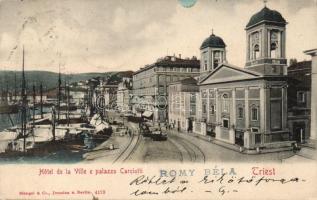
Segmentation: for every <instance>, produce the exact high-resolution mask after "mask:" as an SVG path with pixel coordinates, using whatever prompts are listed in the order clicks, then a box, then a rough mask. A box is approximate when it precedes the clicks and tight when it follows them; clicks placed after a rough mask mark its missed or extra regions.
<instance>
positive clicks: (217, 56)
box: [214, 51, 221, 69]
mask: <svg viewBox="0 0 317 200" xmlns="http://www.w3.org/2000/svg"><path fill="white" fill-rule="evenodd" d="M220 60H221V57H220V51H215V52H214V69H216V68H217V67H218V65H219V63H220V62H221V61H220Z"/></svg>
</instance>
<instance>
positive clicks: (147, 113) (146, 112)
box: [142, 111, 153, 118]
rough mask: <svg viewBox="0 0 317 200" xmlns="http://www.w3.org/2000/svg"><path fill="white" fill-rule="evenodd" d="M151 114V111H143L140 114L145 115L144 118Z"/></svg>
mask: <svg viewBox="0 0 317 200" xmlns="http://www.w3.org/2000/svg"><path fill="white" fill-rule="evenodd" d="M152 115H153V112H151V111H144V112H143V114H142V116H143V117H146V118H150V117H152Z"/></svg>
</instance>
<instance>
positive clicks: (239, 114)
mask: <svg viewBox="0 0 317 200" xmlns="http://www.w3.org/2000/svg"><path fill="white" fill-rule="evenodd" d="M238 118H239V119H243V108H242V107H239V108H238Z"/></svg>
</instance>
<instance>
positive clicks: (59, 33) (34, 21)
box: [0, 0, 317, 73]
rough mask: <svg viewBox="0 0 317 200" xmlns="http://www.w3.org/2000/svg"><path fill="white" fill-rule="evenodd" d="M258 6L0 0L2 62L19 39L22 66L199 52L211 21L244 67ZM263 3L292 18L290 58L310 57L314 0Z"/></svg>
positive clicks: (105, 67)
mask: <svg viewBox="0 0 317 200" xmlns="http://www.w3.org/2000/svg"><path fill="white" fill-rule="evenodd" d="M262 7H263V4H262V3H261V2H259V1H253V0H241V1H236V0H218V1H216V0H199V1H198V2H197V3H196V4H195V6H193V7H191V8H184V7H182V6H181V5H180V4H178V1H176V0H175V1H169V0H158V1H146V0H133V1H131V0H116V1H112V0H109V1H104V0H93V1H87V0H56V1H49V0H42V1H31V0H29V1H18V0H0V27H1V28H0V41H1V43H0V66H6V67H7V68H10V69H19V67H20V66H21V65H20V63H21V48H22V45H23V44H24V45H25V46H26V51H27V54H28V57H27V65H28V66H27V69H36V70H51V71H57V70H58V65H59V63H64V64H65V68H66V70H67V71H72V72H74V73H76V72H89V71H100V72H102V71H110V70H129V69H132V70H137V69H138V68H139V67H142V66H144V65H145V64H150V63H153V62H154V61H155V60H156V59H157V58H159V57H162V56H164V55H166V54H170V55H171V54H174V53H175V54H176V55H178V54H182V55H183V57H191V56H197V57H198V58H199V57H200V52H199V47H200V45H201V43H202V41H203V40H204V39H205V38H206V37H208V36H209V35H210V34H211V29H213V30H214V33H215V34H216V35H218V36H221V37H222V38H223V39H224V41H225V43H226V44H227V58H228V61H229V62H230V63H232V64H234V65H237V66H240V67H243V66H244V62H245V53H246V52H245V49H246V48H245V30H244V28H245V25H246V23H247V22H248V20H249V19H250V17H251V16H252V15H253V14H254V13H256V12H258V11H259V10H260V9H262ZM268 7H269V8H271V9H275V10H278V11H280V12H281V13H282V15H283V16H284V17H285V18H286V19H287V21H288V22H289V24H288V25H287V56H288V58H293V57H296V58H297V59H298V60H301V59H307V58H308V57H307V56H305V55H304V54H303V53H302V52H303V51H304V50H306V49H309V48H316V37H315V35H317V30H316V19H317V16H316V13H317V12H316V4H315V3H314V0H307V1H297V0H288V1H287V0H277V1H269V3H268ZM8 19H10V20H8ZM15 47H16V49H15ZM58 52H60V53H61V55H62V56H58ZM8 58H9V59H8ZM0 68H1V67H0Z"/></svg>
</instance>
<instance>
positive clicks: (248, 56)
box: [246, 33, 250, 62]
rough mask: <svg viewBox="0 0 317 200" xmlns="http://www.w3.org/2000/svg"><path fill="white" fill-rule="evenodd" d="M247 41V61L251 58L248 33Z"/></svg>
mask: <svg viewBox="0 0 317 200" xmlns="http://www.w3.org/2000/svg"><path fill="white" fill-rule="evenodd" d="M246 41H247V46H246V47H247V49H246V51H247V59H246V61H247V62H248V61H249V60H250V34H248V33H247V38H246Z"/></svg>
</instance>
